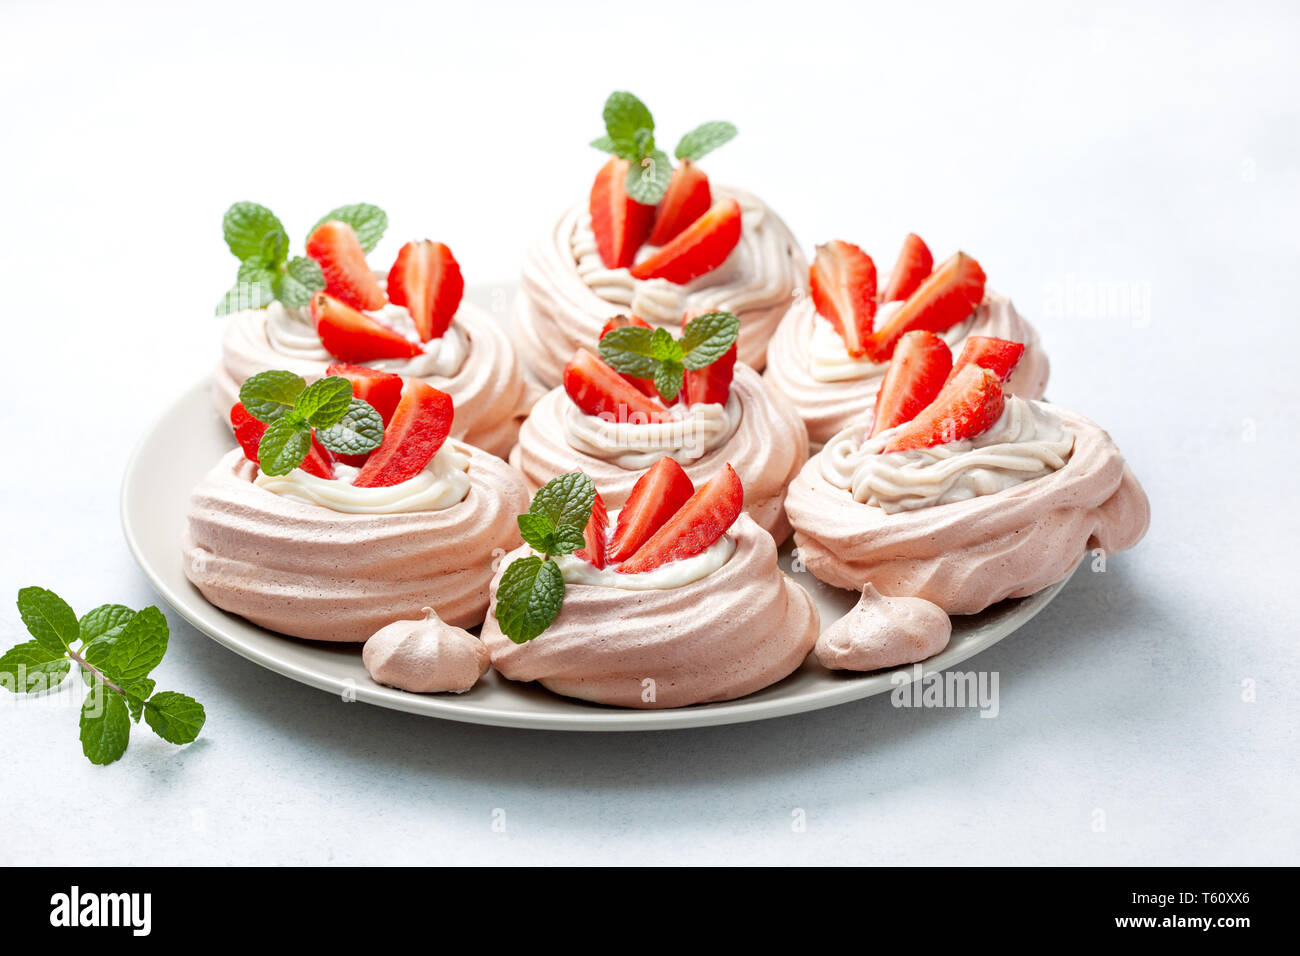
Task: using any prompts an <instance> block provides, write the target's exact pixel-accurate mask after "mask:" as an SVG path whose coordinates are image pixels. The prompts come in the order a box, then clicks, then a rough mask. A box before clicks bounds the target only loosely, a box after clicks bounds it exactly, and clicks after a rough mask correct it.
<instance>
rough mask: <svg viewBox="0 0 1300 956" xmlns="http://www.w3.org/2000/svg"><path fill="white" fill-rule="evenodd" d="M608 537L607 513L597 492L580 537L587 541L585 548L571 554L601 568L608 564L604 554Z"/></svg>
mask: <svg viewBox="0 0 1300 956" xmlns="http://www.w3.org/2000/svg"><path fill="white" fill-rule="evenodd" d="M608 535H609V512H608V511H606V510H605V502H604V501H602V500H601V497H600V492H599V491H598V492H596V500H595V502H593V503H592V506H591V518H590V519H589V520H588V521H587V527H586V528H585V529H584V530H583V532H582V536H583V537H584V538H585V539H586V540H587V546H586V547H585V548H582V549H581V550H578V551H575V552H573V553H574V554H575V555H576V556H577V557H579V558H581V559H582V560H583V561H588V562H590V563H591V564H592V566H593V567H597V568H603V567H604V566H605V565H606V564H607V563H608V561H607V558H606V554H605V551H606V548H605V540H606V538H607V537H608Z"/></svg>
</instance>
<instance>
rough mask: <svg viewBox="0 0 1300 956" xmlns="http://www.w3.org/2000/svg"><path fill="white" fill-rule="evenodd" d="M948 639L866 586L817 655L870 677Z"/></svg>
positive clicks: (943, 619) (943, 621)
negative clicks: (877, 671) (868, 674)
mask: <svg viewBox="0 0 1300 956" xmlns="http://www.w3.org/2000/svg"><path fill="white" fill-rule="evenodd" d="M951 636H952V620H951V619H950V618H949V617H948V615H947V614H945V613H944V612H943V609H942V608H940V607H939V606H938V605H937V604H931V603H930V602H929V601H927V600H925V599H923V598H915V597H885V596H884V595H882V594H881V593H880V592H879V591H877V590H876V589H875V588H874V587H872V586H871V585H870V584H868V585H866V586H865V587H864V588H863V589H862V597H861V598H859V599H858V603H857V605H856V606H855V607H854V608H853V610H851V611H849V613H848V614H845V615H844V616H843V617H842V618H840V619H839V620H838V621H835V622H834V623H833V624H831V626H830V627H828V628H827V629H826V630H825V632H823V633H822V635H821V637H819V638H818V639H817V647H816V653H817V659H818V660H819V661H821V662H822V665H823V666H824V667H826V668H828V669H830V670H833V671H874V670H880V669H881V668H883V667H898V666H899V665H901V664H915V663H916V662H918V661H923V660H926V659H927V658H930V657H933V656H934V655H935V654H938V653H939V652H940V651H941V650H943V649H944V648H945V647H947V646H948V639H949V638H950V637H951ZM368 646H369V645H367V647H368Z"/></svg>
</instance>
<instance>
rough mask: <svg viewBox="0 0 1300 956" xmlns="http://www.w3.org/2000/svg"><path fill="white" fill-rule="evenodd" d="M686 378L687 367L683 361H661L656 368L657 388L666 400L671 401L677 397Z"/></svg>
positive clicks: (655, 380) (655, 379) (655, 381)
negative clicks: (683, 364)
mask: <svg viewBox="0 0 1300 956" xmlns="http://www.w3.org/2000/svg"><path fill="white" fill-rule="evenodd" d="M685 380H686V369H685V368H684V367H683V366H682V363H681V362H660V363H659V366H658V368H656V369H655V374H654V383H655V388H656V389H657V390H658V392H659V394H660V395H662V396H663V397H664V401H666V402H671V401H672V400H673V399H675V398H676V397H677V393H678V392H680V391H681V390H682V383H683V382H684V381H685Z"/></svg>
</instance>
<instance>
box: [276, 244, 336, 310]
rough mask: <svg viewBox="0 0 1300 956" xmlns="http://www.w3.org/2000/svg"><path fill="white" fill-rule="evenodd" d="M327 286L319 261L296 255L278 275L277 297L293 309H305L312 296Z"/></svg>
mask: <svg viewBox="0 0 1300 956" xmlns="http://www.w3.org/2000/svg"><path fill="white" fill-rule="evenodd" d="M324 288H325V273H323V272H321V268H320V265H319V263H317V262H316V260H315V259H308V258H307V257H306V256H294V257H293V258H292V259H290V260H289V264H288V265H287V266H285V271H284V274H283V275H281V276H277V277H276V282H275V289H274V292H275V297H276V298H277V299H279V300H280V301H281V302H283V303H284V304H285V305H286V306H288V307H289V308H291V309H305V308H306V307H307V306H308V305H309V304H311V297H312V296H313V295H315V294H316V293H317V292H319V291H321V290H322V289H324Z"/></svg>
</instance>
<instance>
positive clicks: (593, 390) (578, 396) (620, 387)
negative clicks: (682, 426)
mask: <svg viewBox="0 0 1300 956" xmlns="http://www.w3.org/2000/svg"><path fill="white" fill-rule="evenodd" d="M564 390H565V391H566V392H568V393H569V398H571V399H573V404H575V405H577V406H578V408H580V409H582V410H583V411H584V412H586V413H587V414H588V415H598V416H601V417H603V418H607V419H609V420H610V421H616V422H631V423H633V424H638V425H644V424H647V423H649V422H662V421H667V420H668V419H669V418H671V417H672V416H671V415H669V413H668V411H667V410H666V409H665V408H664V407H663V406H662V405H660V404H659V403H658V402H656V401H654V400H653V399H652V398H650V396H648V395H643V394H642V393H641V392H638V391H637V390H636V389H635V388H633V387H632V385H631V384H630V383H629V382H628V381H627V379H625V378H623V376H621V375H619V374H618V372H616V371H614V370H613V369H612V368H610V367H609V366H608V365H606V364H605V363H604V362H602V361H601V360H600V359H598V358H597V357H596V356H595V355H593V354H591V353H590V352H588V351H587V350H586V349H578V351H577V352H575V353H574V355H573V359H572V361H570V362H569V364H568V365H566V366H565V367H564Z"/></svg>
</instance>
